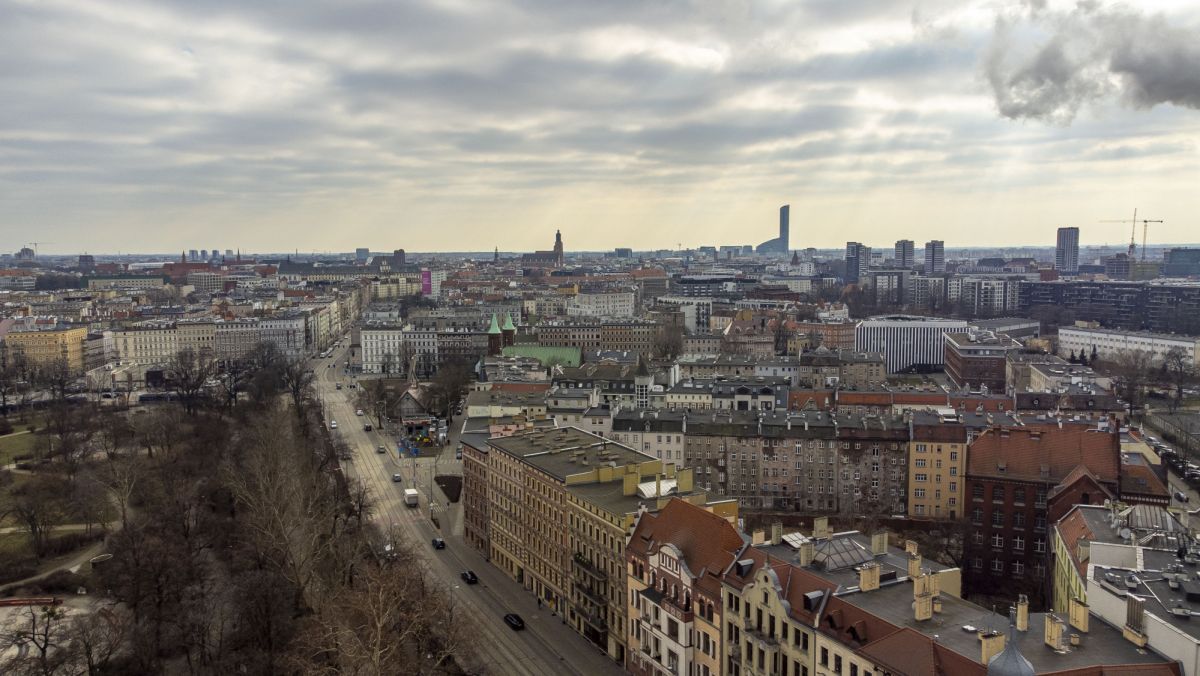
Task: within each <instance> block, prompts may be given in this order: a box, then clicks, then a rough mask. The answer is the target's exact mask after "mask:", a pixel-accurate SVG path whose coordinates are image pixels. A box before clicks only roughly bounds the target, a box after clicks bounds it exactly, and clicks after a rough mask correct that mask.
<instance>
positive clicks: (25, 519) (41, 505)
mask: <svg viewBox="0 0 1200 676" xmlns="http://www.w3.org/2000/svg"><path fill="white" fill-rule="evenodd" d="M68 492H69V491H68V489H67V486H66V484H65V482H64V481H62V480H61V479H58V478H56V477H53V476H50V475H40V474H39V475H35V476H34V477H33V478H32V479H31V480H29V481H27V482H25V483H21V484H16V485H14V486H13V487H12V488H10V489H9V491H8V494H7V495H6V496H5V497H4V500H5V504H4V506H3V507H0V513H4V512H7V513H8V514H10V515H11V516H12V517H13V518H15V519H16V520H17V522H19V523H20V524H21V527H22V528H24V529H25V532H26V533H28V535H29V541H30V544H31V545H32V546H33V553H34V555H35V556H37V557H38V558H39V559H40V558H41V557H42V556H44V555H45V554H46V551H47V545H48V544H49V542H50V533H51V531H52V530H53V529H54V527H55V526H58V525H60V524H62V523H63V522H64V521H65V520H66V517H67V514H68V513H69V510H68V508H67V505H66V502H65V500H64V497H65V496H66V495H67V494H68Z"/></svg>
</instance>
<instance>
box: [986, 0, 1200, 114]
mask: <svg viewBox="0 0 1200 676" xmlns="http://www.w3.org/2000/svg"><path fill="white" fill-rule="evenodd" d="M984 70H985V74H986V77H987V80H988V82H989V84H990V85H991V88H992V92H993V95H994V96H995V100H996V106H997V109H998V110H999V112H1000V114H1001V115H1003V116H1004V117H1008V118H1012V119H1023V118H1028V119H1038V120H1044V121H1049V122H1056V123H1069V122H1071V120H1073V119H1074V118H1075V116H1076V114H1077V113H1078V112H1079V109H1080V108H1081V107H1082V106H1084V105H1087V104H1090V103H1094V102H1098V101H1102V100H1103V99H1106V98H1108V97H1116V98H1118V99H1119V100H1121V101H1122V102H1123V103H1125V104H1127V105H1131V106H1134V107H1138V108H1151V107H1153V106H1156V105H1159V104H1164V103H1167V104H1174V105H1177V106H1183V107H1186V108H1193V109H1197V108H1200V29H1198V28H1197V26H1196V25H1195V24H1192V25H1176V24H1173V23H1171V22H1168V21H1167V20H1166V19H1165V18H1164V17H1163V16H1161V15H1146V14H1139V13H1135V12H1132V11H1128V10H1123V9H1110V8H1101V7H1100V6H1098V5H1096V4H1094V3H1080V4H1079V5H1077V6H1076V7H1075V8H1074V9H1073V10H1072V11H1070V12H1067V13H1061V12H1060V13H1055V12H1053V11H1050V10H1047V9H1046V6H1045V3H1044V2H1043V3H1031V11H1030V14H1029V18H1028V19H1025V18H1017V17H1001V18H999V19H998V20H997V22H996V28H995V33H994V35H993V39H992V43H991V45H990V46H989V48H988V52H987V56H986V58H985V61H984Z"/></svg>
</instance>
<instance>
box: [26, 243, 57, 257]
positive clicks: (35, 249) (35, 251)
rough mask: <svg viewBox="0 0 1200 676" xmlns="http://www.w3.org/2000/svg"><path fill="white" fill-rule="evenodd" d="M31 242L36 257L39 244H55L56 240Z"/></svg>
mask: <svg viewBox="0 0 1200 676" xmlns="http://www.w3.org/2000/svg"><path fill="white" fill-rule="evenodd" d="M29 244H32V245H33V255H34V257H35V258H36V257H37V255H38V245H40V244H54V242H30V243H29ZM29 244H26V245H25V246H29Z"/></svg>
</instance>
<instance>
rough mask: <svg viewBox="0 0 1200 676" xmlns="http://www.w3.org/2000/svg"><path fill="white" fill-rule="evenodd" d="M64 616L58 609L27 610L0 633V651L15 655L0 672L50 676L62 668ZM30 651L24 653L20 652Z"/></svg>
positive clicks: (50, 607)
mask: <svg viewBox="0 0 1200 676" xmlns="http://www.w3.org/2000/svg"><path fill="white" fill-rule="evenodd" d="M65 617H66V613H65V611H64V610H63V608H61V607H60V606H54V605H47V606H27V607H26V608H25V610H23V611H21V612H20V613H18V614H17V616H16V617H15V618H14V619H13V620H11V621H10V622H9V624H8V625H7V626H5V627H4V629H3V630H2V631H3V633H0V647H2V648H4V649H6V650H8V649H13V650H15V651H16V652H17V655H15V656H14V657H12V658H10V659H9V661H8V662H7V663H6V664H2V665H0V666H3V667H4V668H3V669H0V672H3V673H5V674H15V675H18V676H24V675H26V674H28V675H29V676H33V675H34V674H38V675H40V676H51V674H54V673H56V672H57V671H58V670H59V668H60V667H61V666H62V662H63V658H64V656H63V654H62V651H60V650H59V644H60V643H61V642H62V638H63V637H62V634H63V630H64V628H65V625H66V623H65V622H64V618H65ZM23 647H28V648H32V650H29V651H28V652H26V651H25V650H22V649H20V648H23Z"/></svg>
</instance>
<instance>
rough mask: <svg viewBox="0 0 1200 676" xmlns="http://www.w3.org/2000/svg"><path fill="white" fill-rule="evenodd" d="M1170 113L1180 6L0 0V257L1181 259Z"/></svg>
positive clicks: (1193, 140)
mask: <svg viewBox="0 0 1200 676" xmlns="http://www.w3.org/2000/svg"><path fill="white" fill-rule="evenodd" d="M1198 108H1200V5H1197V3H1196V2H1194V1H1190V2H1182V1H1177V2H1157V3H1156V2H1139V3H1136V4H1133V3H1131V4H1129V5H1120V4H1112V3H1101V2H1091V3H1088V2H1082V3H1078V5H1077V4H1076V3H1064V4H1061V5H1060V4H1057V3H1055V2H1052V1H1050V2H1047V1H1045V0H1025V2H1008V3H1006V2H960V1H957V0H945V1H943V0H931V1H925V0H922V1H921V2H912V1H911V0H909V1H900V0H856V1H849V0H808V1H796V0H775V1H773V2H752V1H749V0H729V1H724V2H723V1H718V0H711V1H708V0H693V1H692V2H673V1H671V0H586V1H584V2H567V1H566V0H509V1H500V0H497V1H487V0H414V1H410V2H398V1H395V0H388V1H381V2H370V1H352V0H339V1H337V2H333V1H330V2H305V1H304V0H278V1H275V2H266V1H259V2H255V1H254V0H236V1H235V0H205V1H203V2H198V1H195V0H159V1H157V2H139V1H138V0H120V2H98V1H97V2H90V1H87V0H27V1H22V0H0V250H4V251H13V250H15V249H16V248H18V247H19V246H21V245H22V244H23V243H25V242H27V241H31V240H38V241H42V242H46V243H45V244H43V245H42V247H41V249H42V251H46V252H75V251H80V250H88V251H92V252H97V253H102V252H115V251H175V250H178V249H181V248H197V249H199V248H213V247H217V248H220V249H226V248H231V249H235V248H241V249H243V250H248V251H263V250H270V251H280V250H285V249H300V250H302V251H311V250H319V251H346V250H350V249H353V248H354V247H356V246H369V247H371V248H372V249H375V250H389V249H392V248H398V247H403V248H406V249H408V250H413V251H435V250H437V251H459V250H490V249H491V248H492V247H494V246H499V247H500V248H501V249H502V250H524V249H534V248H543V249H544V248H549V246H550V245H551V243H552V240H553V235H554V230H555V229H556V228H561V229H562V231H563V238H564V241H565V243H566V248H567V249H568V250H579V249H592V250H595V249H608V248H612V247H615V246H632V247H634V248H652V247H672V248H673V247H675V246H677V245H678V244H682V245H683V246H685V247H686V246H699V245H721V244H757V243H758V242H761V241H763V240H766V239H768V238H770V237H773V236H774V232H775V227H776V219H777V209H778V207H779V205H780V204H783V203H785V202H787V203H791V205H792V210H791V213H792V237H791V242H792V247H793V248H800V247H804V246H817V247H829V246H841V245H842V244H843V243H844V242H845V241H846V240H859V241H864V242H866V243H868V244H873V245H876V246H890V245H891V243H892V242H893V241H894V240H896V239H898V238H909V239H914V240H917V241H918V242H923V241H925V240H927V239H935V238H936V239H944V240H945V241H946V244H947V246H952V247H953V246H973V245H989V244H998V245H1009V244H1025V243H1028V244H1045V245H1052V244H1053V242H1054V229H1055V228H1056V227H1059V226H1063V225H1074V226H1079V227H1080V229H1081V231H1082V232H1081V240H1082V243H1083V244H1084V245H1087V244H1103V243H1106V242H1107V243H1112V244H1117V243H1120V242H1124V241H1127V240H1128V237H1129V230H1128V226H1123V225H1121V224H1103V223H1099V222H1098V221H1100V220H1105V219H1121V218H1129V217H1130V215H1131V212H1132V211H1133V209H1134V207H1138V208H1139V209H1140V210H1141V212H1140V215H1139V216H1140V217H1141V216H1144V217H1147V218H1155V219H1158V218H1161V219H1164V220H1165V221H1166V223H1165V224H1162V225H1157V224H1155V225H1153V226H1152V231H1151V233H1150V237H1151V241H1152V242H1188V241H1193V242H1194V241H1198V240H1200V235H1198V234H1197V233H1200V223H1198V221H1197V214H1200V162H1198V160H1200V148H1198V144H1200V111H1198V110H1197V109H1198ZM1139 239H1140V233H1139Z"/></svg>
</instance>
